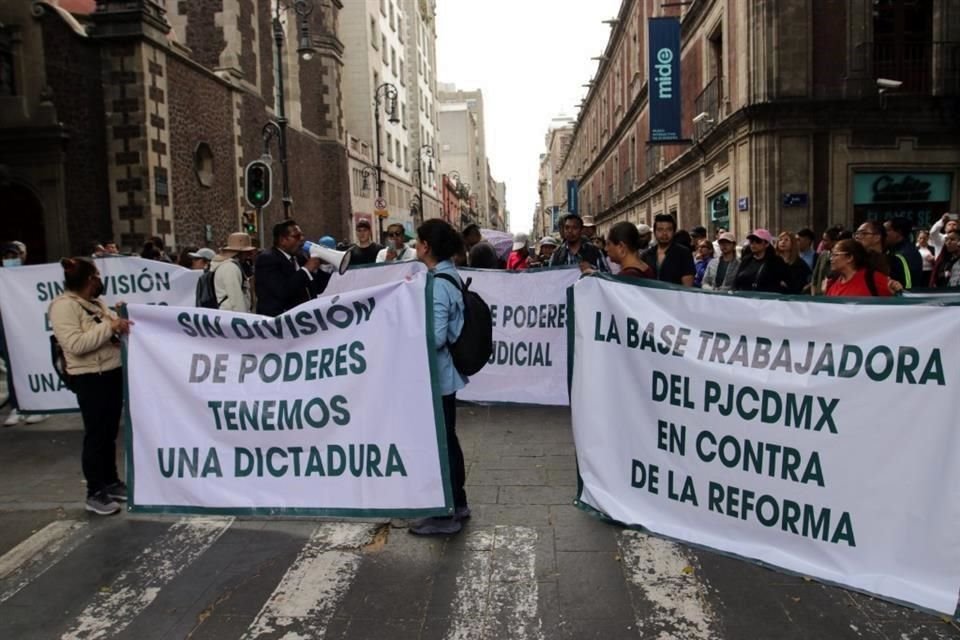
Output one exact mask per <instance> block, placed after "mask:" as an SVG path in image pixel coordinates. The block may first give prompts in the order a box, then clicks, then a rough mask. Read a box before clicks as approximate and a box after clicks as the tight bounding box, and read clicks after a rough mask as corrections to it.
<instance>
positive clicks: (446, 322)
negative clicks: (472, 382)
mask: <svg viewBox="0 0 960 640" xmlns="http://www.w3.org/2000/svg"><path fill="white" fill-rule="evenodd" d="M430 272H431V273H433V274H434V275H436V274H438V273H444V274H449V275H451V276H453V277H454V278H459V277H460V274H458V273H457V268H456V267H454V266H453V263H452V262H450V261H449V260H444V261H443V262H440V263H438V264H437V266H436V267H435V268H434V269H431V271H430ZM462 330H463V296H462V295H460V290H459V289H457V287H456V285H454V284H453V283H452V282H447V281H446V280H443V279H442V278H434V280H433V344H434V345H436V348H437V374H438V378H439V382H440V394H441V395H444V396H448V395H450V394H452V393H456V392H457V391H459V390H460V389H463V388H464V387H465V386H466V385H467V378H466V376H463V375H460V372H459V371H457V369H456V367H454V366H453V356H451V355H450V350H449V349H448V348H447V345H448V344H450V343H452V342H456V341H457V338H458V337H460V332H461V331H462Z"/></svg>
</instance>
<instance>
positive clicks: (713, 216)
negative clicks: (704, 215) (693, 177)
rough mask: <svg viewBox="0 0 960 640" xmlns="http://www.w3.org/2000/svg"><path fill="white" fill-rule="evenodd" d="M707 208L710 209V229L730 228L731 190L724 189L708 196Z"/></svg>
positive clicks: (714, 230)
mask: <svg viewBox="0 0 960 640" xmlns="http://www.w3.org/2000/svg"><path fill="white" fill-rule="evenodd" d="M707 209H708V210H709V211H710V230H711V231H713V232H716V230H717V229H727V230H729V229H730V191H729V190H723V191H721V192H720V193H717V194H715V195H713V196H710V197H709V198H707Z"/></svg>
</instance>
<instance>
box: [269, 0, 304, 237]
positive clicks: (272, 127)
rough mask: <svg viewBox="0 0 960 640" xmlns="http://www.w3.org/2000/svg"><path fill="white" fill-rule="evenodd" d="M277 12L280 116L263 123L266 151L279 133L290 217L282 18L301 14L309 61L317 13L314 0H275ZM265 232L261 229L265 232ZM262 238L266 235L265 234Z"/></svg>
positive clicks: (299, 45)
mask: <svg viewBox="0 0 960 640" xmlns="http://www.w3.org/2000/svg"><path fill="white" fill-rule="evenodd" d="M275 1H276V4H275V5H274V14H273V42H274V45H275V47H276V55H277V64H276V79H277V118H276V120H270V121H269V122H267V124H265V125H263V154H264V156H266V157H269V156H270V141H271V140H272V139H273V138H274V137H276V138H277V146H278V147H279V152H280V174H281V176H282V179H283V217H284V218H285V219H289V218H290V208H291V207H292V206H293V198H291V197H290V175H289V173H288V172H287V111H286V95H285V93H284V90H283V42H284V39H285V37H284V33H283V24H282V23H281V22H280V14H281V13H282V12H286V11H289V10H290V9H293V10H294V12H295V13H296V14H297V34H298V35H297V53H298V54H299V55H300V57H301V58H302V59H303V60H304V61H309V60H311V59H312V58H313V56H314V54H316V49H314V48H313V40H312V39H311V37H310V20H309V18H310V14H311V13H313V0H275ZM257 217H258V218H262V211H260V210H258V216H257ZM257 224H258V228H260V229H263V220H262V219H259V220H258V221H257ZM262 235H263V232H262V231H261V236H262ZM261 242H262V238H261Z"/></svg>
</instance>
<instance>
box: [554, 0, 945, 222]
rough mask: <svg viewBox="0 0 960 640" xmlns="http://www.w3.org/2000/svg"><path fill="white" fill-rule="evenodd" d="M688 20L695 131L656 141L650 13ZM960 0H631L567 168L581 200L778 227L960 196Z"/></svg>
mask: <svg viewBox="0 0 960 640" xmlns="http://www.w3.org/2000/svg"><path fill="white" fill-rule="evenodd" d="M660 16H676V17H677V18H678V19H679V20H680V29H681V86H680V94H681V104H682V114H681V121H682V138H684V139H685V140H686V142H684V143H682V144H668V145H662V144H661V145H656V144H650V143H649V142H648V140H649V139H650V134H649V128H650V125H649V121H650V114H649V104H648V99H647V91H648V82H647V80H648V78H647V75H648V66H649V61H648V54H647V44H646V43H647V42H648V29H647V19H648V18H651V17H660ZM958 105H960V5H958V4H957V3H956V2H951V1H950V0H776V1H775V2H774V1H773V0H756V1H754V2H739V1H738V0H696V1H695V2H692V3H690V4H686V5H680V4H679V3H678V4H677V5H672V6H671V5H667V4H662V3H655V2H652V1H650V0H626V1H625V2H624V3H623V4H622V5H621V10H620V13H619V15H618V16H617V19H616V21H615V22H614V25H613V27H612V31H611V37H610V40H609V42H608V44H607V47H606V50H605V52H604V54H603V56H602V57H601V62H600V65H599V68H598V71H597V74H596V76H595V77H594V78H593V80H592V82H591V87H590V89H589V93H588V94H587V97H586V99H585V101H584V104H583V108H582V110H581V112H580V114H579V117H578V119H577V122H576V126H575V128H574V132H573V139H572V143H571V149H570V152H569V153H568V154H567V155H566V157H565V160H564V162H563V167H562V171H563V172H564V173H566V174H568V175H570V176H573V177H576V178H577V179H578V180H579V199H580V210H581V213H583V214H586V215H593V216H595V217H596V220H597V222H598V226H599V230H600V232H601V233H604V232H605V230H606V229H607V228H608V227H609V226H610V225H611V224H612V223H614V222H617V221H619V220H630V221H632V222H634V223H639V222H647V223H649V222H650V221H651V220H652V218H653V216H654V215H656V214H658V213H672V214H674V215H675V216H676V217H677V219H678V221H679V223H680V225H681V226H683V227H686V228H690V227H692V226H694V225H697V224H703V225H705V226H707V227H711V228H714V229H716V228H720V227H723V228H728V229H732V230H733V231H734V232H735V233H736V234H737V235H738V237H740V238H743V237H744V236H745V234H746V233H747V232H748V230H750V229H752V228H754V227H766V228H769V229H770V230H771V231H774V232H775V231H777V230H781V229H782V230H793V231H796V230H797V229H800V228H802V227H807V226H809V227H813V228H814V229H816V230H817V231H820V230H823V229H824V228H826V227H827V226H829V225H832V224H843V225H845V226H847V227H850V226H852V225H855V224H858V223H859V222H860V221H862V220H864V219H867V218H877V219H885V218H889V217H893V216H897V215H899V216H906V217H909V218H910V219H912V220H913V221H914V223H915V225H917V226H918V227H923V226H929V224H930V223H931V222H933V221H934V220H935V219H938V218H939V217H940V215H941V214H942V213H943V212H945V211H947V210H950V209H956V208H957V207H958V202H960V169H958V165H960V163H958V161H960V127H958V126H957V115H958V113H960V111H958Z"/></svg>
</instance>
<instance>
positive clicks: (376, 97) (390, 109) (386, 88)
mask: <svg viewBox="0 0 960 640" xmlns="http://www.w3.org/2000/svg"><path fill="white" fill-rule="evenodd" d="M398 95H399V94H398V92H397V87H396V86H395V85H393V84H391V83H389V82H384V83H383V84H381V85H380V86H379V87H377V88H376V89H374V91H373V118H374V123H375V125H376V131H375V134H376V137H377V198H378V199H382V198H383V165H382V164H381V163H382V159H383V151H382V149H381V148H380V103H381V102H382V101H383V100H386V101H387V103H386V105H385V108H386V111H387V115H388V116H390V118H389V122H390V124H397V123H398V122H400V117H399V116H397V97H398ZM377 224H378V227H379V231H380V242H383V241H384V238H383V218H381V217H380V216H377Z"/></svg>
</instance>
